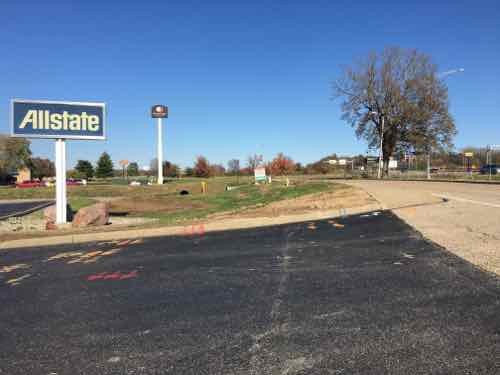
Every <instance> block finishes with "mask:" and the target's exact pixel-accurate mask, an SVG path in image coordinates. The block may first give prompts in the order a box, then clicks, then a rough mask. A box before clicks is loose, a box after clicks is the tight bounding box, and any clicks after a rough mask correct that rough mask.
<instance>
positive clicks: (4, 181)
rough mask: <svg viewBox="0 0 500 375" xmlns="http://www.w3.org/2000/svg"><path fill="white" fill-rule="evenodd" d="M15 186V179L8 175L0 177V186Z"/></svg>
mask: <svg viewBox="0 0 500 375" xmlns="http://www.w3.org/2000/svg"><path fill="white" fill-rule="evenodd" d="M15 184H16V178H15V177H14V176H12V175H10V174H8V175H0V185H8V186H14V185H15Z"/></svg>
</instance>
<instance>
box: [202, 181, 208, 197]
mask: <svg viewBox="0 0 500 375" xmlns="http://www.w3.org/2000/svg"><path fill="white" fill-rule="evenodd" d="M207 191H208V183H206V182H205V181H202V182H201V192H202V193H203V194H205V193H206V192H207Z"/></svg>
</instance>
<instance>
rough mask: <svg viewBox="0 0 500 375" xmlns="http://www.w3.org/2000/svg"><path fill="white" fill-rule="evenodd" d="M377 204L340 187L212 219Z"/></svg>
mask: <svg viewBox="0 0 500 375" xmlns="http://www.w3.org/2000/svg"><path fill="white" fill-rule="evenodd" d="M374 203H377V202H376V201H375V200H374V199H373V198H372V197H371V196H370V195H369V194H367V193H366V192H365V191H364V190H362V189H359V188H353V187H348V186H346V187H341V188H338V189H336V190H334V191H328V192H323V193H317V194H310V195H305V196H302V197H298V198H293V199H287V200H284V201H278V202H274V203H271V204H269V205H267V206H264V207H258V208H250V209H247V210H244V211H239V212H232V213H225V214H224V213H223V214H215V215H213V216H212V217H215V218H224V217H232V218H234V217H242V218H255V217H276V216H287V215H297V214H307V213H310V212H313V211H331V210H340V209H345V208H356V207H362V206H367V205H370V204H374Z"/></svg>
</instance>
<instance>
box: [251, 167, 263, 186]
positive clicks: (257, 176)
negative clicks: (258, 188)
mask: <svg viewBox="0 0 500 375" xmlns="http://www.w3.org/2000/svg"><path fill="white" fill-rule="evenodd" d="M253 173H254V175H255V181H256V182H257V181H266V168H264V167H257V168H255V169H254V170H253Z"/></svg>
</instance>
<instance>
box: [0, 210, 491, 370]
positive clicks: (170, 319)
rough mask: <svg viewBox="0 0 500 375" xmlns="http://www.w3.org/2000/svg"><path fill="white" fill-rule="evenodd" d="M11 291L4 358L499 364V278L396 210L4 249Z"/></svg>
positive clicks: (56, 364)
mask: <svg viewBox="0 0 500 375" xmlns="http://www.w3.org/2000/svg"><path fill="white" fill-rule="evenodd" d="M187 234H189V232H187ZM0 305H1V306H2V307H1V309H0V332H1V334H0V347H1V348H2V350H1V351H0V374H9V375H11V374H44V375H48V374H53V375H55V374H57V375H60V374H498V373H500V360H499V358H500V356H499V353H500V283H499V280H498V278H497V277H496V276H495V275H493V274H490V273H486V272H483V271H481V270H480V269H478V268H475V267H474V266H472V265H471V264H470V263H467V262H466V261H464V260H462V259H460V258H458V257H456V256H455V255H453V254H451V253H449V252H448V251H446V250H444V249H442V248H440V247H438V246H437V245H434V244H433V243H431V242H428V241H426V240H425V239H423V238H422V237H421V235H420V234H419V233H417V232H415V231H414V230H413V229H412V228H411V227H409V226H408V225H406V224H405V223H404V222H403V221H401V220H400V219H398V218H397V217H396V216H395V215H393V214H391V213H390V212H376V213H370V214H366V215H358V216H352V217H346V218H341V219H334V220H323V221H317V222H306V223H299V224H288V225H281V226H274V227H268V228H260V229H248V230H238V231H227V232H220V233H209V234H203V233H196V231H195V232H193V234H192V235H187V236H178V237H164V238H155V239H144V240H141V239H130V240H123V241H114V242H106V243H89V244H83V245H82V244H79V245H64V246H55V247H47V248H37V249H33V248H31V249H19V250H14V251H12V250H10V251H2V252H0Z"/></svg>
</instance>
